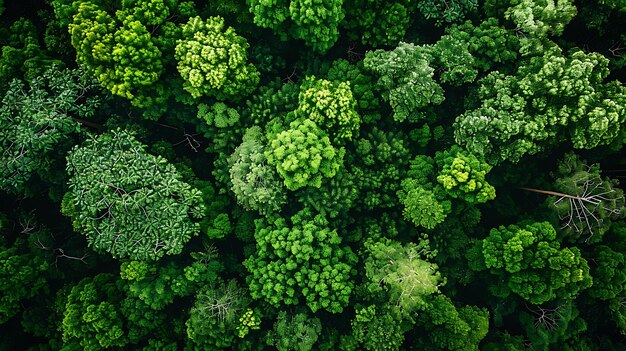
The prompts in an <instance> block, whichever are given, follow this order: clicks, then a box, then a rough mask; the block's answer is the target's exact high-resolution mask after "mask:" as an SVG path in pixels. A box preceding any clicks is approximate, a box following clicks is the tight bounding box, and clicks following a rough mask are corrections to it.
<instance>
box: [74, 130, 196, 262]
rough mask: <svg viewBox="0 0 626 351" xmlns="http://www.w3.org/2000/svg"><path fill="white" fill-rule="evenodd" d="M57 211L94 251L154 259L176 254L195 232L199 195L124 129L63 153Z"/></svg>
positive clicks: (172, 167)
mask: <svg viewBox="0 0 626 351" xmlns="http://www.w3.org/2000/svg"><path fill="white" fill-rule="evenodd" d="M67 161H68V163H67V172H68V174H69V175H70V180H69V189H70V190H69V191H68V192H67V193H66V194H65V197H64V198H63V209H62V210H63V213H64V214H65V215H67V216H69V217H71V218H72V223H73V225H74V228H75V230H76V231H78V232H81V233H83V234H85V236H86V237H87V242H88V243H89V245H90V246H91V247H93V248H94V249H95V250H96V251H100V252H108V253H110V254H111V255H112V256H113V257H115V258H126V257H128V258H130V259H132V260H139V261H144V260H156V259H159V258H161V257H162V256H163V255H165V254H170V255H171V254H177V253H180V252H181V251H182V249H183V246H184V245H185V243H186V242H187V241H188V240H189V239H190V238H191V237H192V236H195V235H197V234H198V232H199V224H198V223H196V222H195V220H198V219H200V218H201V216H202V214H203V210H204V208H203V204H202V198H201V194H200V192H199V191H198V190H196V189H194V188H192V187H191V186H190V185H189V184H187V183H185V182H183V181H182V180H181V176H180V175H179V174H178V173H177V171H176V169H175V168H174V166H173V165H171V164H169V163H168V162H167V161H166V160H165V159H164V158H162V157H160V156H157V157H155V156H152V155H150V154H148V153H146V152H145V146H144V145H142V144H141V143H140V142H139V141H137V140H136V139H135V138H134V137H133V136H132V135H131V134H130V133H129V132H126V131H121V130H116V131H113V132H110V133H106V134H102V135H100V136H98V137H96V138H91V139H89V140H87V141H86V142H85V143H84V144H83V145H82V146H77V147H75V148H74V149H73V150H72V151H71V152H70V154H69V156H68V158H67Z"/></svg>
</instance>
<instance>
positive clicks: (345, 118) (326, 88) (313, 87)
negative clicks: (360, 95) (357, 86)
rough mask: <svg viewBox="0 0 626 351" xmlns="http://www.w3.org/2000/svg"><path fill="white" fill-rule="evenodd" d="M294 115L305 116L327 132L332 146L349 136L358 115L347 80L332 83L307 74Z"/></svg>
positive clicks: (358, 120)
mask: <svg viewBox="0 0 626 351" xmlns="http://www.w3.org/2000/svg"><path fill="white" fill-rule="evenodd" d="M295 113H296V116H298V117H301V118H308V119H310V120H312V121H313V122H315V123H316V124H317V125H318V126H320V128H322V129H324V131H325V132H326V133H328V135H329V137H330V140H331V142H332V143H333V144H335V145H341V144H343V143H344V142H345V141H346V140H350V139H353V138H354V137H356V136H357V134H358V132H359V125H360V123H361V118H360V117H359V115H358V113H357V112H356V101H355V100H354V98H353V97H352V91H351V90H350V83H346V82H341V83H339V84H333V82H330V81H328V80H325V79H320V80H318V79H316V78H315V77H314V76H313V77H307V79H306V80H305V81H304V82H303V83H302V86H301V87H300V95H299V96H298V109H297V110H296V111H295Z"/></svg>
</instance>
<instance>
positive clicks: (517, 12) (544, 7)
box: [504, 0, 576, 36]
mask: <svg viewBox="0 0 626 351" xmlns="http://www.w3.org/2000/svg"><path fill="white" fill-rule="evenodd" d="M505 3H508V5H509V6H510V7H509V8H508V9H507V10H506V12H505V13H504V15H505V17H506V18H507V19H510V20H511V21H513V23H515V24H516V25H517V28H516V30H520V31H523V32H525V33H528V34H530V35H535V36H546V35H548V34H550V35H555V36H559V35H561V34H562V33H563V29H564V28H565V26H566V25H567V24H568V23H569V22H570V21H571V20H572V18H574V16H576V6H574V4H573V1H571V0H558V1H554V0H521V1H510V2H505Z"/></svg>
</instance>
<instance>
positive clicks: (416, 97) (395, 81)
mask: <svg viewBox="0 0 626 351" xmlns="http://www.w3.org/2000/svg"><path fill="white" fill-rule="evenodd" d="M430 59H431V57H430V55H429V54H428V52H427V50H425V49H424V48H422V47H419V46H415V45H413V44H410V43H400V44H398V47H397V48H396V49H394V50H393V51H384V50H376V51H371V52H368V53H367V55H366V57H365V60H363V63H364V65H365V68H367V69H368V70H369V71H371V72H374V73H375V74H376V75H377V76H378V81H377V84H378V85H379V86H380V87H382V88H383V89H384V94H383V97H384V99H385V100H387V101H388V102H389V104H390V105H391V107H392V109H393V112H394V114H393V119H394V120H396V121H398V122H402V121H404V120H405V119H407V118H410V119H418V118H419V117H420V116H421V115H422V114H420V112H421V111H420V109H423V108H424V107H427V106H429V105H431V104H432V105H438V104H441V103H442V102H443V100H444V96H443V89H442V88H441V86H440V85H439V84H437V82H436V81H435V80H434V79H433V75H434V73H435V69H434V68H433V67H431V66H430Z"/></svg>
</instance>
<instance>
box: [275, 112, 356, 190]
mask: <svg viewBox="0 0 626 351" xmlns="http://www.w3.org/2000/svg"><path fill="white" fill-rule="evenodd" d="M344 154H345V149H344V148H340V149H336V148H334V147H333V146H332V145H331V144H330V140H329V138H328V136H327V135H326V133H324V132H323V131H322V130H321V129H320V128H319V127H318V126H317V124H316V123H315V122H313V121H312V120H310V119H298V120H296V121H294V122H292V123H291V124H290V128H289V129H287V130H285V131H283V132H281V133H278V134H277V135H276V136H275V138H274V139H272V140H270V141H269V146H268V149H267V150H266V151H265V156H266V157H267V162H268V163H269V164H270V165H273V166H275V167H276V171H278V174H280V176H281V177H282V178H283V179H284V183H285V186H286V187H287V189H289V190H297V189H299V188H301V187H303V186H312V187H316V188H319V187H320V186H321V185H322V178H331V177H333V176H334V175H335V173H336V172H337V170H338V169H339V167H340V166H341V164H342V162H343V155H344Z"/></svg>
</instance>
